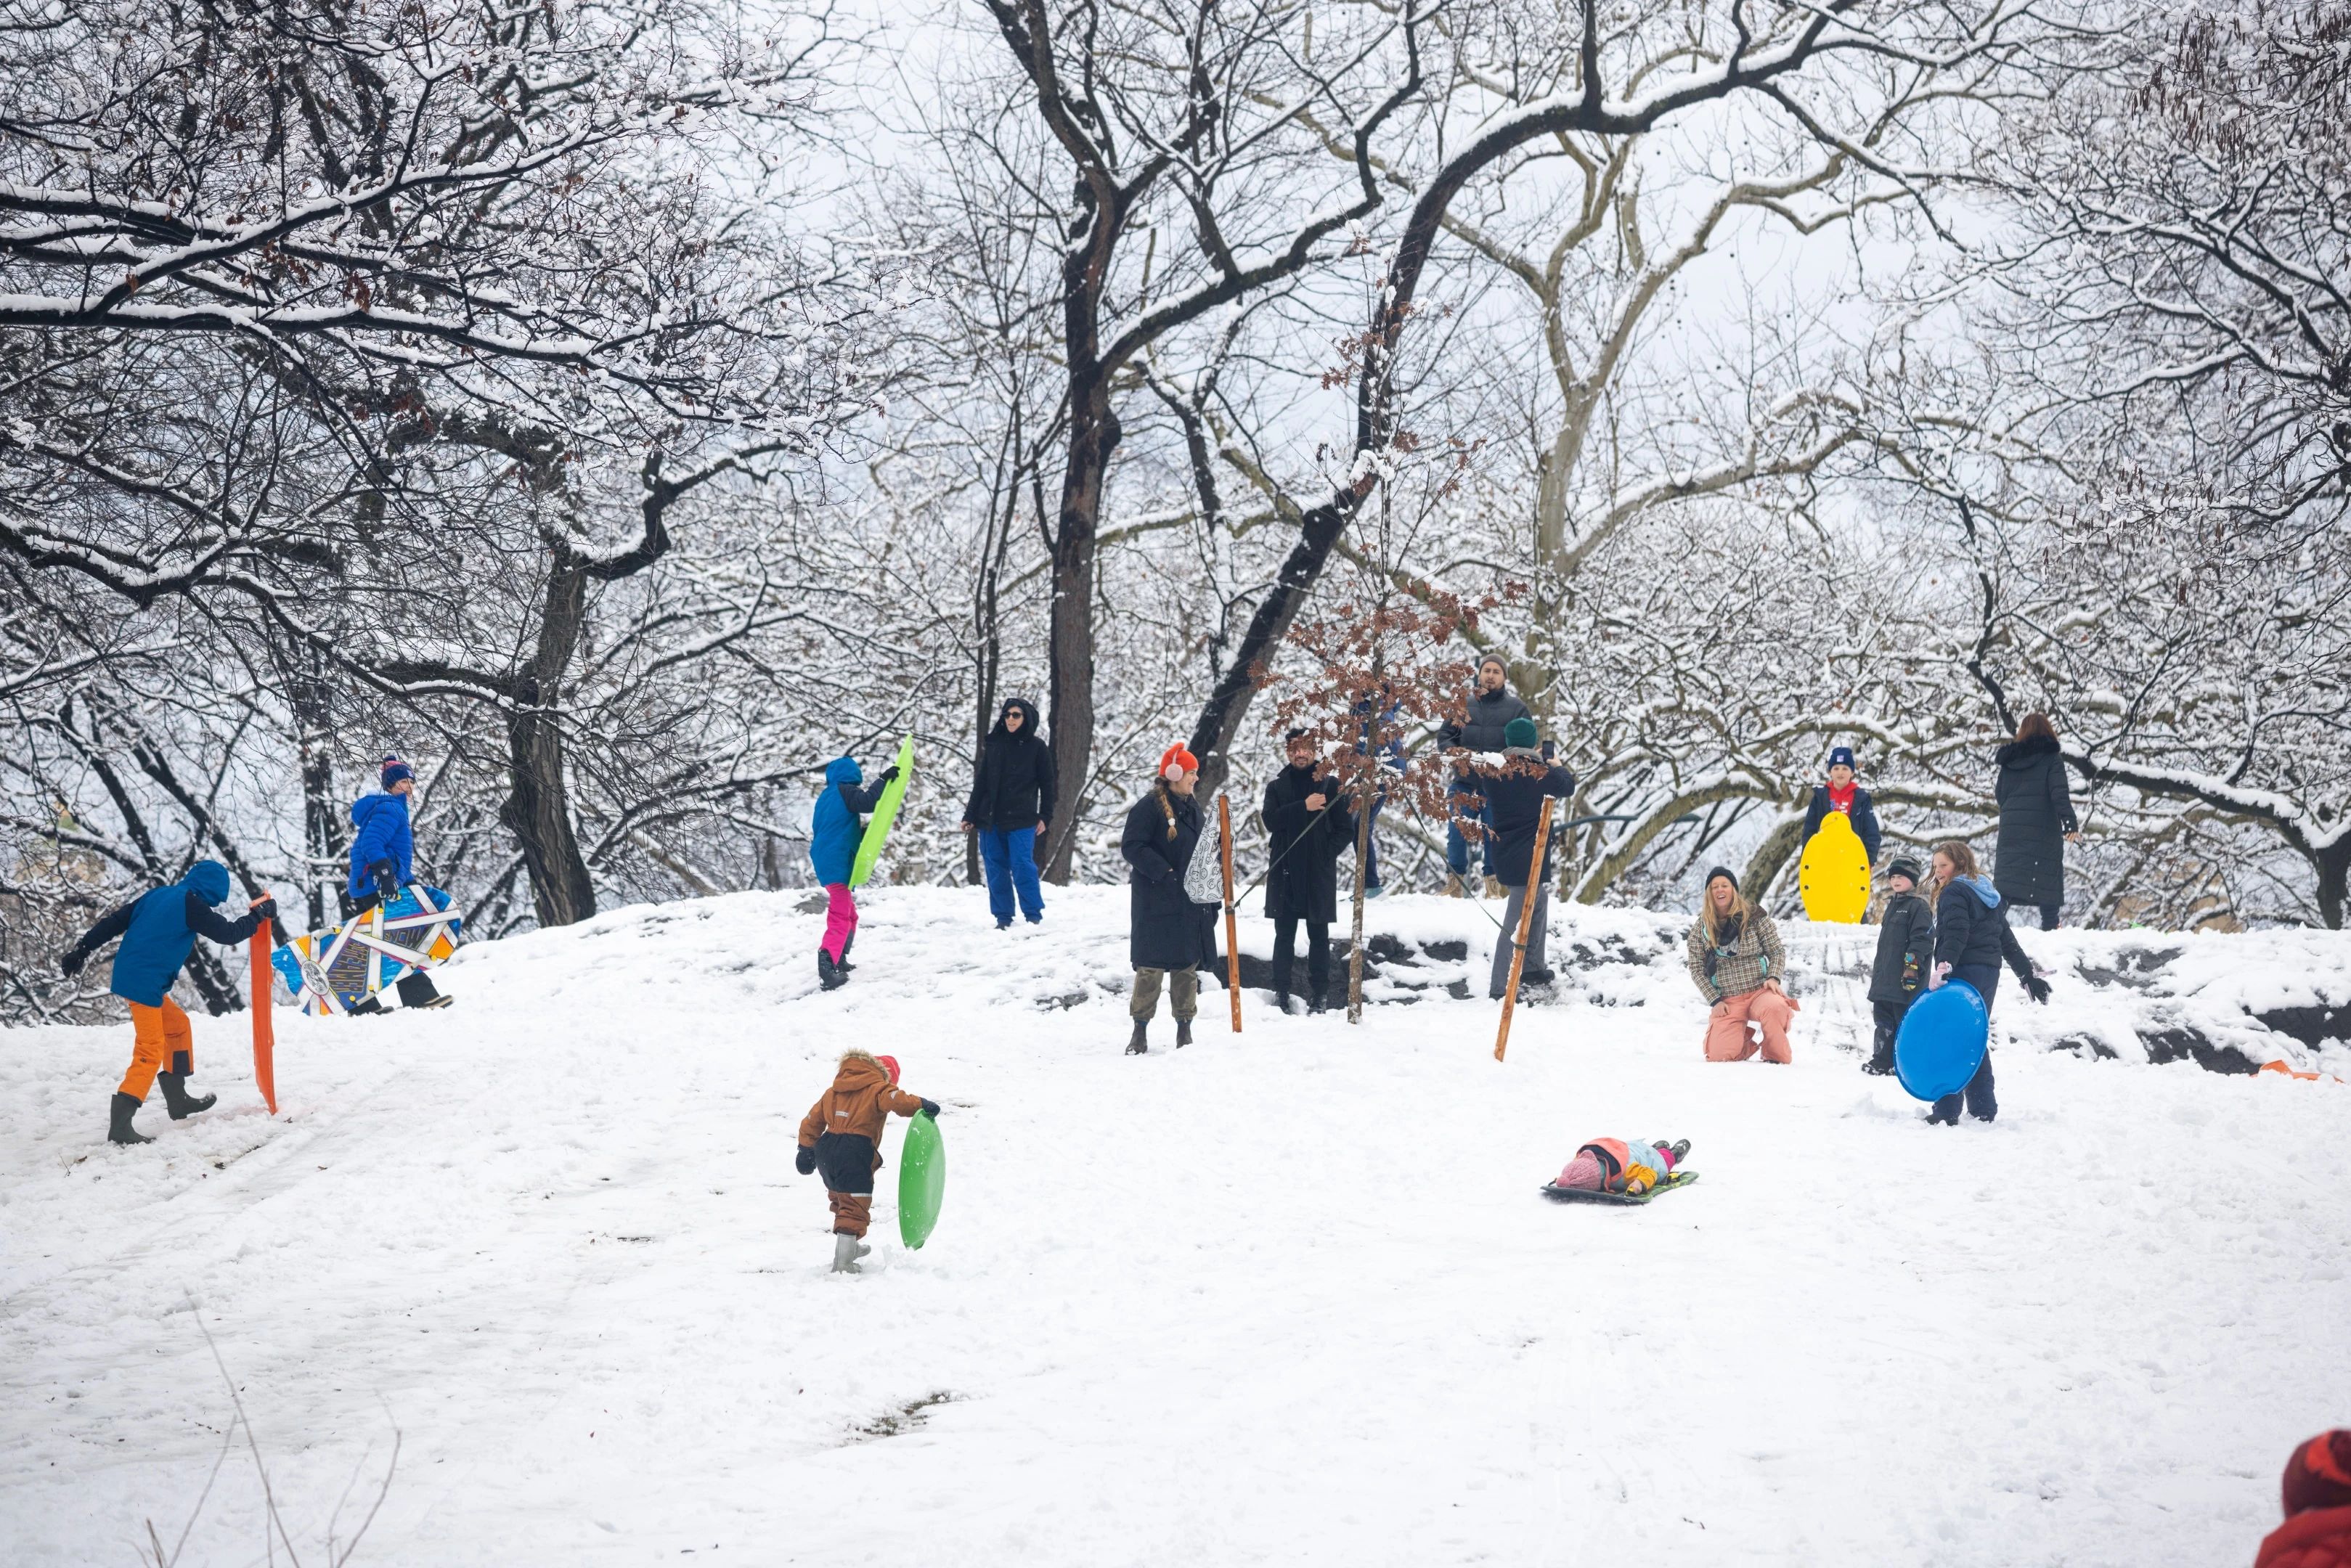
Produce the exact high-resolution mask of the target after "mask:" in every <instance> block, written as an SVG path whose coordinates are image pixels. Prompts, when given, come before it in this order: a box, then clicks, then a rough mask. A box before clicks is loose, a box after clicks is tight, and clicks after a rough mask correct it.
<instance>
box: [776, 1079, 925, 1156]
mask: <svg viewBox="0 0 2351 1568" xmlns="http://www.w3.org/2000/svg"><path fill="white" fill-rule="evenodd" d="M922 1108H923V1097H922V1096H921V1095H919V1094H909V1093H908V1092H906V1091H904V1089H901V1088H899V1087H898V1086H897V1085H896V1084H894V1083H893V1082H890V1072H889V1070H888V1069H887V1068H885V1067H883V1065H882V1063H881V1062H880V1061H876V1060H875V1059H874V1058H873V1057H872V1056H870V1055H868V1054H867V1053H866V1052H864V1051H851V1052H850V1053H849V1054H848V1055H846V1056H844V1057H842V1058H841V1069H840V1071H837V1072H835V1073H834V1074H833V1075H832V1087H831V1088H830V1089H827V1090H826V1091H825V1092H823V1093H822V1094H821V1095H820V1096H818V1098H817V1103H815V1104H813V1105H811V1106H810V1107H809V1113H808V1114H807V1115H805V1116H803V1117H801V1118H800V1138H799V1144H800V1147H802V1148H804V1149H812V1148H814V1147H816V1141H817V1139H819V1138H820V1137H822V1136H823V1135H824V1134H828V1133H830V1134H833V1135H835V1136H837V1137H847V1138H863V1139H864V1140H865V1141H866V1142H867V1143H869V1144H871V1143H874V1142H876V1141H877V1140H879V1139H880V1138H881V1136H882V1124H883V1123H884V1122H886V1121H888V1120H889V1119H890V1117H891V1115H892V1114H893V1113H895V1114H897V1115H900V1116H911V1115H913V1114H914V1113H915V1112H917V1111H919V1110H921V1109H922ZM873 1168H874V1169H875V1170H880V1169H881V1168H882V1156H881V1155H880V1154H878V1153H877V1154H875V1155H874V1156H873Z"/></svg>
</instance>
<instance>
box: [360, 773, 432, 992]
mask: <svg viewBox="0 0 2351 1568" xmlns="http://www.w3.org/2000/svg"><path fill="white" fill-rule="evenodd" d="M379 777H380V779H381V782H382V784H383V788H382V789H381V790H380V791H377V792H375V793H371V794H367V795H362V796H360V798H359V799H358V800H354V801H352V802H351V827H352V828H353V829H354V830H355V831H353V832H352V834H351V849H350V880H349V882H348V883H346V885H345V888H344V891H345V893H346V894H349V896H350V902H351V914H352V915H353V916H355V917H356V916H358V915H365V914H366V913H367V912H368V911H369V910H371V909H373V908H374V907H375V906H376V905H378V904H390V903H391V902H392V900H393V899H395V898H398V897H399V896H400V890H401V889H402V888H403V887H406V886H407V885H408V884H409V883H411V882H413V881H414V880H415V879H416V834H415V831H414V830H413V829H412V828H411V827H410V826H409V819H408V811H409V807H410V805H411V803H412V802H413V799H414V795H415V790H416V775H415V772H414V771H413V769H411V768H410V767H409V766H408V764H407V763H405V762H402V760H401V759H400V758H398V757H397V756H394V755H392V754H390V753H386V754H385V756H384V759H383V768H382V771H381V774H380V775H379ZM397 989H398V991H399V993H400V1005H401V1006H402V1007H404V1008H445V1007H447V1006H448V1005H449V1002H450V998H447V997H444V996H443V995H442V994H441V993H440V992H439V991H438V990H436V989H434V985H433V977H432V976H430V975H428V974H426V973H424V971H423V970H422V969H412V970H410V971H409V972H408V973H407V974H405V975H402V977H400V984H399V986H398V987H397ZM380 1009H381V1003H379V1002H378V1001H377V1000H376V999H375V998H373V997H370V998H368V999H367V1000H366V1001H365V1002H364V1003H362V1004H361V1005H360V1006H359V1007H356V1008H353V1009H351V1010H352V1011H353V1012H375V1011H378V1010H380Z"/></svg>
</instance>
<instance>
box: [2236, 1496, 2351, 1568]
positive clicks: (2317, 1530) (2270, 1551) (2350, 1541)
mask: <svg viewBox="0 0 2351 1568" xmlns="http://www.w3.org/2000/svg"><path fill="white" fill-rule="evenodd" d="M2253 1568H2351V1508H2314V1509H2312V1510H2310V1511H2308V1512H2306V1513H2297V1514H2295V1515H2294V1517H2293V1518H2292V1519H2289V1520H2287V1521H2285V1522H2284V1523H2283V1524H2281V1525H2279V1526H2278V1527H2277V1528H2276V1529H2275V1530H2273V1531H2270V1533H2269V1538H2268V1539H2267V1540H2265V1541H2263V1542H2262V1550H2261V1555H2259V1556H2258V1557H2255V1558H2254V1559H2253Z"/></svg>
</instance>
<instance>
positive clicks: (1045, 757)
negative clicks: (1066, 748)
mask: <svg viewBox="0 0 2351 1568" xmlns="http://www.w3.org/2000/svg"><path fill="white" fill-rule="evenodd" d="M1015 708H1018V709H1019V710H1020V727H1019V729H1017V730H1015V729H1008V728H1007V727H1005V723H1004V716H1003V714H999V715H998V716H997V719H996V727H995V728H994V729H991V730H989V731H988V732H987V742H986V744H985V745H983V746H982V747H980V751H979V768H978V769H977V771H976V772H975V773H974V774H973V775H972V780H971V799H970V800H967V801H966V802H965V803H964V808H963V820H964V821H967V822H969V823H970V824H971V825H972V826H973V827H975V828H1007V829H1011V830H1013V831H1019V829H1022V828H1033V827H1035V826H1036V825H1037V824H1038V823H1040V822H1050V821H1052V820H1053V748H1052V747H1050V746H1048V745H1046V744H1045V737H1044V736H1043V735H1042V734H1041V733H1040V732H1039V730H1038V728H1037V708H1036V705H1034V704H1033V703H1030V702H1029V700H1028V699H1027V698H1025V697H1014V698H1012V699H1011V700H1010V701H1008V702H1007V703H1006V704H1005V705H1004V713H1010V712H1012V711H1013V710H1014V709H1015Z"/></svg>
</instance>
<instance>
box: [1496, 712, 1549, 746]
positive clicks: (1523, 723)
mask: <svg viewBox="0 0 2351 1568" xmlns="http://www.w3.org/2000/svg"><path fill="white" fill-rule="evenodd" d="M1541 739H1542V737H1541V736H1539V735H1537V734H1536V733H1535V721H1534V720H1532V719H1531V718H1527V717H1524V716H1520V717H1518V718H1514V719H1512V720H1511V721H1510V723H1508V724H1506V725H1504V726H1503V727H1502V744H1503V745H1504V746H1523V747H1529V748H1532V747H1535V746H1536V745H1538V744H1540V743H1541Z"/></svg>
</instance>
